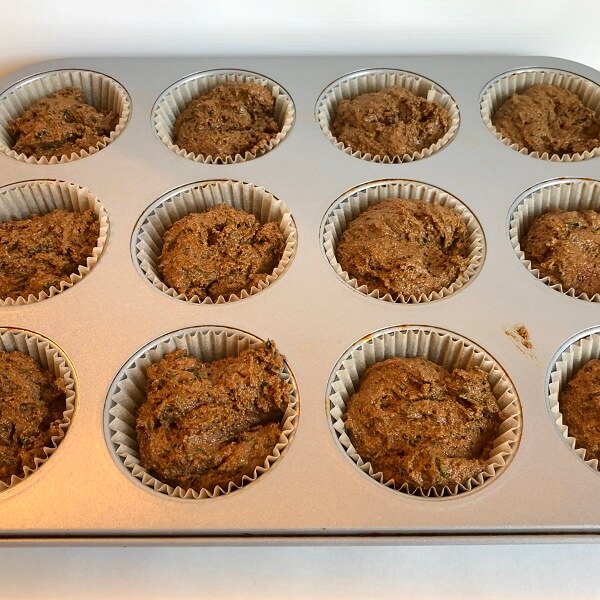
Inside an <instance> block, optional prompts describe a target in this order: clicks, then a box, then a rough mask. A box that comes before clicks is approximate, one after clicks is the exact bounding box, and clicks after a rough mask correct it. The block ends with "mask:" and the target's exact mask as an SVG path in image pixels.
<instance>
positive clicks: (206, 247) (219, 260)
mask: <svg viewBox="0 0 600 600" xmlns="http://www.w3.org/2000/svg"><path fill="white" fill-rule="evenodd" d="M163 240H164V242H163V249H162V254H161V256H160V259H159V265H158V266H159V270H160V272H161V273H162V275H163V279H164V282H165V283H166V284H167V285H168V286H170V287H172V288H174V289H175V290H176V291H177V292H178V293H179V294H185V295H186V296H187V297H188V298H189V297H192V296H193V295H194V294H197V295H198V297H199V298H200V299H202V300H203V299H204V298H206V297H210V298H212V299H213V300H216V299H217V298H218V297H219V296H223V297H224V298H225V299H227V298H228V297H229V296H230V295H231V294H239V292H241V291H242V290H247V291H250V288H251V287H252V286H256V285H258V283H259V282H260V281H263V280H265V279H266V278H267V276H268V275H270V274H271V273H272V272H273V270H274V269H275V268H276V267H277V265H278V264H279V261H280V260H281V257H282V255H283V251H284V248H285V240H284V237H283V234H282V233H281V230H280V229H279V224H278V223H265V224H264V225H261V224H260V222H259V221H258V220H257V219H256V217H255V216H254V215H252V214H250V213H247V212H244V211H242V210H236V209H235V208H232V207H231V206H228V205H227V204H219V205H218V206H215V207H214V208H211V209H209V210H207V211H206V212H202V213H191V214H189V215H186V216H185V217H183V218H182V219H180V220H179V221H176V222H175V223H174V224H173V225H172V226H171V227H170V228H169V229H167V231H166V232H165V235H164V238H163Z"/></svg>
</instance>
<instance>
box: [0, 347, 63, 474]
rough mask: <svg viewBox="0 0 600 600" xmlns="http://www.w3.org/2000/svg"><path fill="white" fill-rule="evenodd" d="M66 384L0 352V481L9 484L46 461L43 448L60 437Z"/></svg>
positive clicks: (27, 359) (19, 356)
mask: <svg viewBox="0 0 600 600" xmlns="http://www.w3.org/2000/svg"><path fill="white" fill-rule="evenodd" d="M65 389H66V388H65V382H64V380H62V379H60V378H59V379H56V378H55V377H54V376H53V375H52V374H51V373H50V372H49V371H46V370H42V369H41V367H40V366H39V365H38V364H37V363H36V362H35V360H34V359H33V358H32V357H31V356H28V355H27V354H24V353H22V352H0V481H2V482H4V483H5V484H7V485H9V484H10V479H11V477H12V476H13V475H15V476H17V477H23V476H24V474H25V472H24V468H25V467H28V468H30V469H35V468H36V465H35V459H36V458H42V459H45V458H46V455H45V453H44V447H48V446H51V445H52V437H53V436H60V435H61V431H60V428H59V426H60V424H61V423H62V422H63V412H64V411H65V410H66V395H65Z"/></svg>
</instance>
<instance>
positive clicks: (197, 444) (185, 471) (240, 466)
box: [136, 342, 289, 490]
mask: <svg viewBox="0 0 600 600" xmlns="http://www.w3.org/2000/svg"><path fill="white" fill-rule="evenodd" d="M282 368H283V358H282V356H281V355H280V354H279V352H278V351H277V349H276V348H275V345H274V344H273V343H272V342H266V343H264V344H262V345H260V346H257V347H255V348H251V349H248V350H245V351H243V352H241V353H240V355H239V356H237V357H236V358H225V359H221V360H215V361H213V362H208V363H206V362H202V361H201V360H200V359H199V358H196V357H195V356H187V353H186V352H185V351H177V352H172V353H171V354H167V355H166V356H165V357H164V358H163V359H162V360H160V361H159V362H157V363H155V364H153V365H151V366H150V367H148V382H147V384H146V392H147V398H146V401H145V402H144V403H143V404H142V405H141V406H140V409H139V412H138V416H137V427H136V431H137V439H138V444H139V449H140V460H141V463H142V465H143V466H144V467H145V468H146V469H147V470H148V471H149V472H150V473H152V474H153V475H155V476H156V477H158V479H160V481H163V482H165V483H168V484H169V485H172V486H178V485H179V486H181V487H182V488H184V489H188V488H192V489H195V490H200V489H201V488H206V489H207V490H212V489H213V488H214V487H215V486H217V485H219V486H221V487H222V488H224V489H227V484H228V483H229V482H230V481H233V482H235V483H236V484H238V485H239V484H240V483H241V481H242V477H243V476H244V475H248V476H252V474H253V473H254V469H255V468H256V467H257V466H259V465H262V464H263V463H264V461H265V459H266V458H267V456H268V455H269V454H271V453H272V451H273V448H274V447H275V445H276V444H277V443H278V441H279V436H280V435H281V425H280V423H281V421H282V418H283V414H284V412H285V410H286V408H287V405H288V402H289V388H288V386H287V384H286V383H285V381H283V380H282V379H281V370H282Z"/></svg>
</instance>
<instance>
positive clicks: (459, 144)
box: [0, 56, 600, 543]
mask: <svg viewBox="0 0 600 600" xmlns="http://www.w3.org/2000/svg"><path fill="white" fill-rule="evenodd" d="M531 67H536V68H546V69H558V70H564V71H567V72H570V73H574V74H576V75H579V76H582V77H584V78H587V79H589V80H591V81H593V82H595V83H597V84H598V83H600V73H598V72H597V71H595V70H593V69H590V68H588V67H586V66H584V65H580V64H576V63H571V62H568V61H564V60H559V59H553V58H539V57H536V58H530V57H477V56H473V57H402V56H377V57H338V58H329V57H328V58H324V57H312V58H293V57H288V58H276V57H271V58H270V57H262V58H248V57H244V58H236V57H227V58H223V57H220V58H210V57H203V58H172V59H160V58H153V59H150V58H148V59H94V58H85V59H69V60H57V61H50V62H45V63H42V64H38V65H32V66H29V67H28V68H26V69H22V70H20V71H18V72H16V73H13V74H11V75H9V76H7V77H4V78H2V79H1V80H0V88H1V89H2V90H6V89H8V88H9V87H11V86H13V85H14V84H15V83H17V82H19V81H20V80H22V79H24V78H29V77H32V76H35V75H37V74H41V73H45V72H49V71H54V70H58V69H77V70H90V71H96V72H99V73H103V74H105V75H108V76H109V77H110V78H112V79H114V80H115V81H117V82H118V83H119V84H120V85H121V86H123V88H124V89H125V90H126V91H127V93H128V95H129V98H130V101H131V112H130V114H129V117H128V120H127V123H126V125H125V127H124V129H123V130H122V131H121V133H120V135H119V136H118V138H116V139H115V140H114V141H113V142H112V143H110V144H109V145H107V146H106V147H105V148H103V149H101V150H100V151H98V152H96V153H95V154H93V155H91V156H87V157H85V158H82V159H80V160H73V161H68V162H63V163H59V164H29V163H27V162H25V161H21V160H18V159H17V158H14V157H12V156H9V155H6V154H0V186H8V185H12V184H15V183H18V182H23V181H29V180H62V181H66V182H69V183H72V184H75V185H76V186H80V187H82V188H85V189H87V190H89V191H90V193H91V194H93V195H94V196H95V197H97V198H98V199H99V201H100V202H101V203H102V206H103V207H104V208H105V209H106V211H107V213H108V220H109V230H108V239H107V241H106V244H105V246H104V250H103V252H102V254H101V255H100V256H99V259H98V262H97V264H96V265H95V266H94V268H93V270H92V271H91V272H90V273H89V274H88V275H87V276H86V277H84V278H83V279H81V280H80V281H77V282H75V284H74V285H73V286H72V287H70V288H68V289H65V290H64V291H62V292H61V293H58V294H56V295H54V296H53V297H50V298H46V299H43V300H41V301H38V302H32V303H30V304H12V305H5V306H0V327H3V328H19V329H25V330H27V331H32V332H35V333H36V334H39V335H40V336H42V337H43V338H46V339H48V340H50V342H51V343H52V344H54V345H55V346H57V347H58V348H60V351H61V353H62V354H64V356H65V357H66V359H67V360H68V362H69V363H70V364H72V366H73V370H74V387H75V392H76V398H75V410H74V413H73V415H72V418H71V424H70V426H69V429H68V431H67V434H66V436H65V438H64V439H63V440H62V442H61V444H60V445H59V447H58V448H57V449H56V451H55V452H54V453H53V455H52V456H51V457H50V459H49V460H47V461H46V462H45V463H44V464H43V465H42V466H41V467H40V468H39V469H38V470H37V471H36V472H35V473H32V474H31V475H30V476H29V477H27V478H26V479H25V480H23V481H21V482H19V483H17V484H16V485H13V486H12V487H10V488H9V489H7V490H4V491H2V492H0V537H1V539H2V541H4V542H7V543H16V542H25V543H29V542H31V543H32V542H34V541H41V540H46V541H47V540H50V541H53V542H55V543H57V542H64V541H66V542H67V543H73V542H75V541H79V542H80V541H86V540H87V541H89V540H92V539H94V540H100V539H102V540H108V541H111V540H112V541H114V540H116V539H117V538H118V539H124V538H126V539H128V540H133V541H138V542H142V541H152V542H153V543H157V542H159V543H160V542H165V541H167V540H168V541H173V540H176V541H177V542H178V543H184V542H186V541H190V542H194V543H215V542H216V543H240V542H244V541H245V542H248V541H249V542H251V543H257V542H259V541H260V542H266V543H289V542H291V541H307V540H309V541H313V542H314V541H316V542H325V543H328V542H333V541H335V542H340V541H343V540H348V539H350V540H354V541H356V540H366V541H369V542H374V541H377V542H386V541H393V542H402V541H415V540H417V541H424V540H428V541H430V540H436V541H444V540H448V539H466V538H469V539H478V540H480V539H483V540H487V541H490V540H491V539H492V538H493V539H497V538H498V537H502V538H503V539H511V540H514V539H517V538H519V539H523V538H527V539H536V540H542V539H546V537H547V536H546V534H552V535H553V536H554V537H553V539H557V538H559V537H560V538H561V539H567V538H569V539H571V538H577V539H583V538H586V537H595V536H596V535H598V534H599V533H600V510H599V509H598V502H597V499H598V497H600V473H598V472H597V471H596V470H595V468H594V467H593V465H589V464H586V463H585V462H584V461H583V460H581V457H580V456H578V455H577V453H576V452H575V451H574V450H573V449H572V447H571V446H570V443H569V440H568V439H567V438H566V437H565V436H564V435H563V432H562V431H561V430H560V428H559V427H558V425H557V423H556V415H555V414H554V413H553V412H552V411H553V410H555V407H553V409H551V405H550V400H549V383H550V375H551V372H552V370H553V366H554V364H555V362H556V360H557V359H558V357H559V356H560V355H561V353H562V352H563V350H564V349H565V348H566V347H567V346H569V344H570V343H571V342H572V341H573V340H575V339H579V338H581V337H582V335H584V332H586V331H587V330H590V331H592V330H594V327H595V326H597V325H598V324H599V323H600V313H599V312H598V311H599V310H600V309H599V305H598V303H597V302H590V301H586V300H584V299H580V298H575V297H572V296H569V295H568V294H566V293H561V292H560V291H559V290H556V289H553V288H552V287H550V286H548V285H546V284H545V283H544V282H543V281H541V280H539V279H538V278H537V277H536V276H535V275H534V274H533V273H531V272H530V271H529V270H528V269H527V268H526V266H525V265H524V264H523V263H522V262H521V261H520V259H519V257H518V256H517V253H516V251H515V249H514V248H513V246H512V244H511V240H510V234H509V229H510V217H511V214H512V212H513V210H514V208H515V206H516V205H517V204H518V202H520V201H521V200H522V199H523V197H524V196H523V194H525V192H526V191H527V190H530V189H532V188H535V186H537V185H539V184H540V183H543V182H546V181H549V180H556V179H562V178H564V179H600V162H599V161H600V158H593V157H592V158H589V159H587V160H580V161H575V162H557V161H549V160H541V159H536V158H533V157H531V156H527V155H523V154H520V153H518V152H516V151H514V150H512V149H511V148H510V147H508V146H505V145H504V144H503V143H501V142H500V141H499V140H498V139H496V138H495V137H494V135H493V134H492V133H491V132H490V131H489V130H488V129H487V127H486V125H485V124H484V122H483V120H482V117H481V113H480V99H481V94H482V92H483V90H484V89H485V88H486V87H487V84H488V82H490V81H493V80H495V79H496V78H497V77H498V76H500V75H502V74H504V73H506V72H508V71H513V70H519V69H524V68H531ZM371 69H372V70H377V69H395V70H401V71H405V72H408V73H413V74H416V75H418V76H420V77H422V78H426V79H428V80H431V81H433V82H435V83H436V84H437V85H438V86H440V88H441V89H443V90H445V91H447V93H448V94H449V95H450V96H451V97H452V99H453V100H454V101H455V102H456V105H457V106H458V109H459V113H460V123H459V126H458V131H457V132H456V135H455V136H454V137H453V139H452V140H451V141H449V143H447V144H446V145H445V146H444V147H443V148H441V149H440V150H439V151H436V152H434V153H433V154H431V155H430V156H427V157H424V158H422V159H418V160H413V161H411V162H405V163H399V164H388V163H382V162H379V163H377V162H373V161H369V160H361V159H359V158H357V157H354V156H352V155H350V154H348V153H346V152H344V151H342V150H340V149H339V148H336V146H335V145H334V144H332V143H331V141H330V140H329V139H327V137H326V135H325V134H324V133H323V131H322V129H321V127H320V125H319V123H318V120H317V103H318V99H319V97H320V96H321V94H322V92H323V91H324V89H326V88H327V87H328V86H329V85H330V82H334V81H336V80H338V79H340V78H342V77H345V76H347V75H349V74H351V73H353V72H356V71H361V70H371ZM215 70H217V71H238V70H239V71H250V72H252V73H256V74H258V75H259V76H263V77H266V78H268V79H269V80H272V81H274V82H276V83H277V84H278V85H279V86H281V88H282V89H284V90H285V91H286V92H287V93H288V94H289V96H290V98H291V99H292V101H293V104H294V108H295V120H294V123H293V124H292V125H291V128H290V130H289V132H288V133H287V135H286V137H285V138H284V139H283V140H282V141H281V143H279V144H278V145H277V146H276V147H275V148H273V149H272V150H271V151H269V152H267V153H266V154H264V155H262V156H259V157H257V158H255V159H253V160H247V161H240V162H237V163H235V164H206V163H202V162H196V161H194V160H189V159H187V158H185V157H184V156H178V155H177V154H176V153H175V152H172V151H171V150H169V148H168V147H167V146H165V144H164V143H163V142H162V141H161V140H160V139H159V137H158V136H157V134H156V133H155V130H154V125H153V121H152V111H153V107H154V106H155V104H156V103H157V101H159V100H160V98H161V96H162V94H163V92H164V90H168V89H169V88H170V87H171V86H172V85H173V84H175V83H176V82H178V81H181V80H183V79H185V78H188V77H189V76H191V75H193V74H196V73H203V72H208V71H215ZM0 102H1V98H0ZM215 180H233V181H241V182H246V183H250V184H253V185H255V186H259V187H261V188H264V189H265V190H267V191H268V192H269V193H270V194H273V196H274V197H275V198H277V199H279V200H281V201H282V202H284V203H285V206H286V207H287V210H289V212H290V213H291V217H292V219H293V223H294V224H295V226H296V230H297V239H296V246H295V249H294V252H293V255H292V256H291V260H290V262H289V264H288V265H287V267H286V269H285V271H283V272H282V273H281V274H280V275H279V277H278V278H277V281H276V282H275V283H274V284H273V285H269V286H268V287H267V288H265V289H264V290H262V291H260V293H256V294H254V295H251V296H249V297H246V298H242V299H240V300H239V301H235V302H222V303H214V304H199V303H194V302H189V301H185V300H182V299H178V298H174V297H172V296H169V295H168V294H166V293H164V292H163V291H161V290H160V289H159V288H157V287H155V286H154V285H153V284H152V282H151V281H149V280H148V279H147V278H146V276H145V275H144V274H143V272H142V271H141V269H140V268H139V267H138V265H137V263H136V260H137V259H136V257H135V252H136V250H135V238H136V235H137V227H138V226H139V223H141V219H142V218H143V217H144V215H145V214H146V212H147V211H148V209H149V207H151V206H152V205H153V204H155V203H156V202H157V201H158V199H159V198H162V197H165V195H167V194H169V192H171V191H173V190H176V189H179V188H181V187H182V186H187V185H189V184H196V183H198V182H204V181H215ZM391 180H404V181H414V182H420V183H424V184H429V185H431V186H434V187H436V188H439V189H441V190H445V191H447V192H448V193H449V194H450V195H452V196H454V197H455V198H456V199H458V200H459V201H460V202H461V203H462V204H464V206H465V207H467V209H468V210H469V211H470V212H471V213H473V215H474V217H475V219H476V220H477V222H478V223H479V224H480V226H481V229H482V231H483V236H484V239H485V246H484V247H485V252H482V259H483V261H482V265H481V266H480V267H479V268H478V269H477V272H476V273H475V274H474V275H473V276H472V277H471V278H470V279H469V281H468V282H467V283H466V284H465V285H463V286H462V287H460V289H457V290H456V291H455V292H454V293H452V294H450V295H448V296H447V297H444V298H441V299H434V301H431V302H413V303H401V302H400V303H399V302H391V301H384V300H383V299H378V298H374V297H370V296H368V295H366V294H363V293H360V292H359V291H357V290H355V289H352V287H351V286H349V285H348V284H347V283H346V282H345V281H344V280H343V278H341V277H340V276H339V275H338V274H337V273H336V272H335V270H334V269H333V268H332V266H331V264H330V263H329V260H328V258H327V256H326V252H327V250H326V248H325V247H324V244H323V231H324V226H325V222H326V219H327V216H328V215H329V214H330V211H331V209H332V207H334V205H335V204H336V202H337V200H338V199H340V198H342V197H346V196H347V195H348V194H350V193H351V192H352V191H353V190H355V189H358V188H360V187H361V186H365V185H366V184H368V183H370V182H374V181H386V182H390V181H391ZM136 224H137V225H136ZM520 325H524V326H525V327H526V328H527V330H528V332H529V336H530V341H531V343H532V344H533V348H531V349H528V348H526V347H525V346H524V345H523V344H521V343H519V341H518V340H519V338H518V336H515V335H514V332H515V329H516V327H518V326H520ZM207 326H214V327H216V328H233V329H237V330H241V331H242V332H248V333H249V334H251V336H257V337H258V338H261V339H263V340H266V339H267V338H269V339H273V340H275V341H276V343H277V346H278V348H279V349H280V350H281V352H282V353H283V354H284V355H285V357H286V362H287V365H288V368H289V373H290V376H291V377H292V378H293V379H294V380H295V383H296V385H297V394H298V395H297V399H298V407H299V415H298V418H297V423H296V428H295V431H294V435H293V436H291V438H290V440H291V443H289V444H288V446H287V447H285V448H284V450H283V452H282V456H281V457H280V458H278V460H277V461H276V462H274V463H273V465H272V467H273V468H270V469H269V470H268V472H264V473H262V474H261V475H260V476H259V477H258V478H257V479H256V480H255V481H251V482H249V483H248V484H247V485H244V486H243V487H242V488H241V489H236V490H233V491H231V493H228V494H224V495H220V496H218V497H212V498H210V497H205V498H204V497H200V498H197V499H193V498H192V499H189V498H178V497H170V496H168V495H166V494H163V493H160V492H158V491H155V490H154V489H152V488H151V487H148V486H146V485H144V484H143V483H142V482H141V481H140V480H138V479H136V478H135V477H133V476H132V475H131V474H130V473H129V472H128V470H127V469H126V468H125V467H124V466H123V463H122V461H121V459H120V458H119V456H118V455H117V453H116V451H115V448H114V446H113V444H112V442H111V439H110V438H111V433H112V432H111V430H110V429H109V410H110V408H111V400H110V397H111V389H112V386H113V384H114V383H115V381H116V379H115V378H116V377H117V374H118V373H119V372H120V370H121V369H122V367H123V366H124V365H126V364H128V363H129V362H130V359H131V358H132V357H134V355H135V356H138V355H139V354H141V353H142V352H143V349H144V348H146V347H148V345H150V344H151V343H152V342H153V341H154V340H157V339H159V338H161V339H162V338H163V336H165V335H167V334H169V333H171V332H178V331H181V330H184V329H187V328H194V327H203V328H205V327H207ZM415 326H420V327H425V328H432V329H436V330H444V331H446V332H450V333H455V334H457V336H459V337H462V338H465V339H466V340H470V341H472V342H473V343H474V345H475V346H477V347H480V348H481V349H483V350H484V351H485V353H486V354H487V355H488V357H490V358H491V359H492V360H494V361H496V362H497V363H498V364H499V365H500V367H501V368H502V369H503V371H504V372H505V373H506V375H507V377H508V378H509V379H510V382H512V384H513V386H514V390H515V391H516V394H517V396H518V400H519V402H520V407H521V414H520V416H519V418H520V419H521V421H520V423H519V428H520V437H519V438H518V443H516V444H515V449H514V453H513V455H512V457H511V460H510V462H508V464H506V465H505V466H504V468H502V469H501V470H500V472H498V473H497V474H495V475H494V476H493V477H492V478H490V479H488V480H487V481H486V483H485V485H481V486H476V487H474V488H473V489H472V490H470V491H469V490H467V491H463V492H461V493H459V494H456V495H454V496H449V497H441V498H437V497H418V496H413V495H410V494H406V493H403V492H402V491H398V490H393V489H390V488H389V487H386V486H384V485H382V484H381V483H379V482H378V481H376V480H375V479H373V478H372V477H370V476H369V475H368V473H364V472H363V471H361V470H360V469H359V468H358V467H357V465H356V464H355V463H354V462H353V461H352V460H351V458H350V457H349V456H347V455H346V451H345V449H344V448H343V446H342V445H341V444H340V442H339V440H338V435H337V433H336V430H335V429H334V421H333V419H332V417H331V415H330V409H331V405H330V403H329V396H330V394H331V393H332V390H331V385H332V384H333V382H334V376H335V371H336V369H337V368H339V367H338V363H339V361H340V359H341V358H342V357H344V356H346V355H347V354H348V351H349V349H352V348H354V347H355V345H357V344H359V343H360V342H361V341H362V342H367V343H368V341H369V340H370V339H371V338H372V337H374V336H376V335H377V332H382V331H384V330H389V329H390V328H392V330H393V329H394V328H398V327H404V328H408V329H411V328H414V327H415ZM531 536H533V537H531ZM544 536H546V537H544Z"/></svg>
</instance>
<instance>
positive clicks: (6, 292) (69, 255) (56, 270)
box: [0, 209, 100, 299]
mask: <svg viewBox="0 0 600 600" xmlns="http://www.w3.org/2000/svg"><path fill="white" fill-rule="evenodd" d="M99 232H100V224H99V222H98V218H97V217H96V215H95V214H94V212H93V211H92V210H86V211H84V212H83V213H77V212H70V211H67V210H64V209H58V210H54V211H52V212H50V213H48V214H46V215H42V216H39V215H32V216H31V217H28V218H27V219H22V220H20V221H5V222H3V223H0V298H13V299H14V298H17V297H18V296H24V297H25V298H27V296H28V295H29V294H33V295H34V296H37V294H39V293H40V292H41V291H43V290H48V289H49V288H50V287H52V286H56V287H59V284H60V282H61V281H64V280H67V279H69V276H70V275H71V274H72V273H76V272H77V268H78V267H79V265H85V264H86V259H87V257H88V256H92V251H93V249H94V247H95V246H96V243H97V241H98V235H99Z"/></svg>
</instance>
